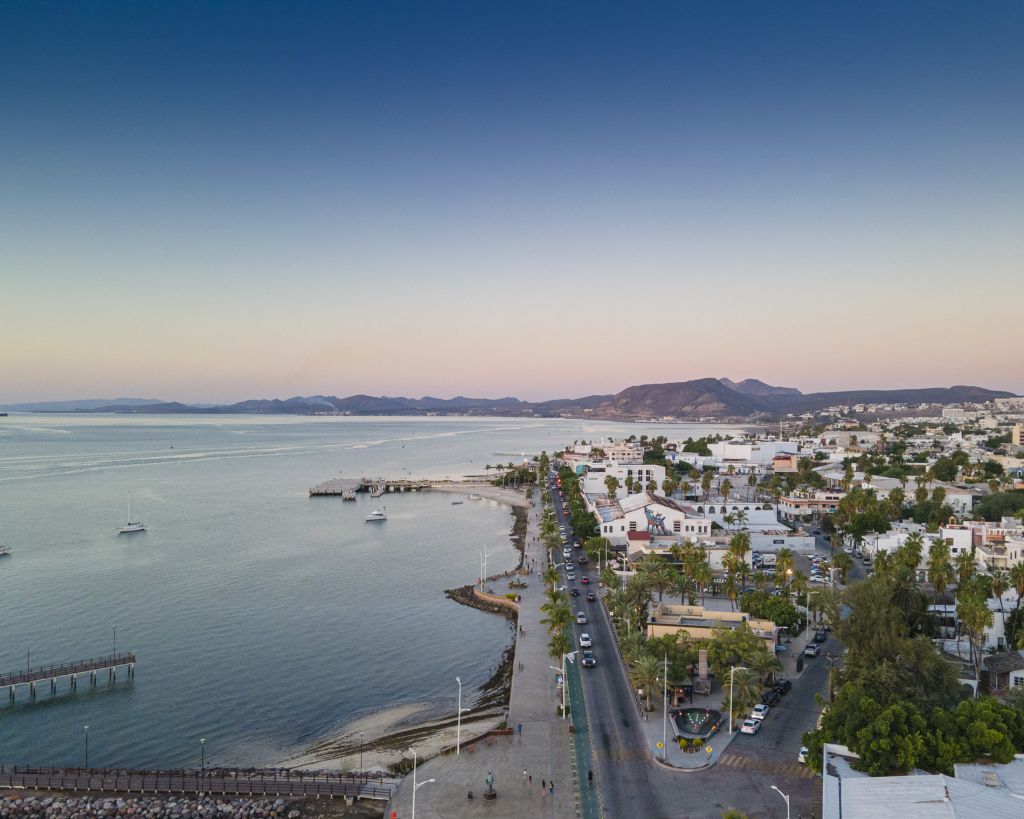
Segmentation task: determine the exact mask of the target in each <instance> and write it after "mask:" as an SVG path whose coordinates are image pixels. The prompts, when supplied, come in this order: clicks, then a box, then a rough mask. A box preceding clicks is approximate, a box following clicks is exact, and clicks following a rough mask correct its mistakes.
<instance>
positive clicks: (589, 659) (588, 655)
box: [580, 649, 597, 668]
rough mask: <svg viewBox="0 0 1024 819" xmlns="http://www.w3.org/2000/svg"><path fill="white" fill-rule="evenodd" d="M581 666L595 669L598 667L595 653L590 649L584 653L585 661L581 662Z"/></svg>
mask: <svg viewBox="0 0 1024 819" xmlns="http://www.w3.org/2000/svg"><path fill="white" fill-rule="evenodd" d="M580 665H582V666H583V667H584V668H593V667H594V666H595V665H597V657H595V656H594V652H593V651H590V650H589V649H587V650H585V651H584V652H583V659H582V660H580Z"/></svg>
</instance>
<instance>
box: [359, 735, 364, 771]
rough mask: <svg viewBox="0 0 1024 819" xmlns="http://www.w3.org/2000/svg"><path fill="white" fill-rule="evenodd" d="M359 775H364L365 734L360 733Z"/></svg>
mask: <svg viewBox="0 0 1024 819" xmlns="http://www.w3.org/2000/svg"><path fill="white" fill-rule="evenodd" d="M359 775H360V776H362V775H363V732H362V731H360V732H359Z"/></svg>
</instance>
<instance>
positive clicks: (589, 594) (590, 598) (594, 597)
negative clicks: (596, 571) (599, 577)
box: [587, 592, 597, 603]
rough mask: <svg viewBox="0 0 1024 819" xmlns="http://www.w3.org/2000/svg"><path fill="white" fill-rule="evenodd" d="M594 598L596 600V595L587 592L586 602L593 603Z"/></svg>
mask: <svg viewBox="0 0 1024 819" xmlns="http://www.w3.org/2000/svg"><path fill="white" fill-rule="evenodd" d="M595 600H597V597H596V595H595V594H594V593H593V592H587V602H588V603H593V602H594V601H595Z"/></svg>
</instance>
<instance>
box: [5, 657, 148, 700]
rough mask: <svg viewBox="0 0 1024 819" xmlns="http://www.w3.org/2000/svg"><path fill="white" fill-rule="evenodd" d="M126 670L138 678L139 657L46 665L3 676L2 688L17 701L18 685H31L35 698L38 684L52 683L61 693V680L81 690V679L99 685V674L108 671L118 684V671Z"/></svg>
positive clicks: (55, 691) (53, 688)
mask: <svg viewBox="0 0 1024 819" xmlns="http://www.w3.org/2000/svg"><path fill="white" fill-rule="evenodd" d="M122 667H126V668H127V673H128V676H129V677H134V676H135V655H134V654H133V653H132V652H130V651H127V652H120V653H118V654H108V655H107V656H105V657H93V658H92V659H89V660H75V661H74V662H70V663H61V664H59V665H44V666H40V667H39V668H26V669H25V670H24V671H12V672H11V673H9V674H0V688H9V689H10V698H11V699H12V700H13V699H14V689H15V686H18V685H27V686H28V687H29V691H30V693H31V696H33V697H35V695H36V683H38V682H43V681H45V680H49V682H50V692H51V693H54V694H55V693H57V680H59V679H60V678H61V677H70V678H71V689H72V690H75V689H76V688H78V676H79V675H80V674H88V675H89V682H90V683H91V684H92V685H95V684H96V679H97V676H98V675H99V672H101V671H106V672H107V674H108V676H109V678H110V679H111V680H114V681H116V680H117V669H118V668H122Z"/></svg>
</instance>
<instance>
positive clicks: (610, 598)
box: [604, 589, 629, 620]
mask: <svg viewBox="0 0 1024 819" xmlns="http://www.w3.org/2000/svg"><path fill="white" fill-rule="evenodd" d="M604 601H605V605H607V606H608V610H609V611H610V612H611V613H612V616H614V617H616V618H618V619H619V620H625V619H626V618H627V617H628V616H629V598H627V597H626V592H625V591H623V590H622V589H615V590H613V591H611V592H609V593H608V594H607V595H606V596H605V599H604Z"/></svg>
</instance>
